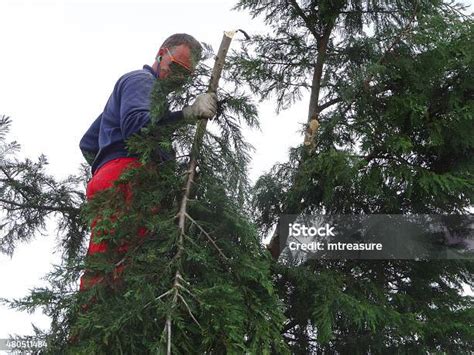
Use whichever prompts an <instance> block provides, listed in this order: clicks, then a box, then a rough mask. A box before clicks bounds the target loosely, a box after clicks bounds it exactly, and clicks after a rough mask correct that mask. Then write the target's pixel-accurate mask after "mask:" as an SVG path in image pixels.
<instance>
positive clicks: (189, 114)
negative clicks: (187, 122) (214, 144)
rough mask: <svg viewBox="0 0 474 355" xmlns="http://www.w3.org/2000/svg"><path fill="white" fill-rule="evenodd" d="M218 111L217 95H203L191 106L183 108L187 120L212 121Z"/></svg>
mask: <svg viewBox="0 0 474 355" xmlns="http://www.w3.org/2000/svg"><path fill="white" fill-rule="evenodd" d="M216 111H217V95H216V94H215V93H208V94H201V95H199V96H198V97H196V100H195V101H194V103H193V104H192V105H191V106H186V107H184V108H183V115H184V118H185V119H188V118H192V119H199V118H205V119H211V118H212V117H214V115H215V114H216Z"/></svg>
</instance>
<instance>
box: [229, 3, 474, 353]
mask: <svg viewBox="0 0 474 355" xmlns="http://www.w3.org/2000/svg"><path fill="white" fill-rule="evenodd" d="M236 8H237V9H240V10H248V11H250V14H251V15H252V16H254V17H256V16H261V17H263V19H264V21H265V22H266V23H267V24H268V25H269V27H270V34H267V35H261V36H254V37H252V40H251V41H246V42H245V43H243V45H242V47H243V48H242V50H241V51H240V52H238V53H235V55H234V58H233V61H231V63H230V65H229V68H230V69H232V68H233V69H234V71H233V72H231V76H232V73H233V78H234V80H237V81H238V82H240V83H241V84H244V83H246V84H248V86H249V88H250V90H251V91H252V93H253V94H255V95H257V96H258V97H259V98H260V99H267V98H269V97H272V96H274V97H276V107H277V112H278V111H279V110H282V109H286V108H288V107H290V106H291V105H292V104H294V103H295V102H297V101H299V100H300V99H301V97H302V94H303V93H304V92H305V91H308V92H309V110H308V119H307V126H305V129H306V135H305V140H304V143H303V144H302V145H301V146H299V147H296V148H294V149H292V150H291V151H290V157H289V161H288V162H287V163H284V164H277V165H276V166H274V168H273V169H272V170H271V171H270V172H269V173H267V174H264V175H263V176H262V177H261V178H260V179H259V180H258V181H257V183H256V185H255V188H254V207H255V208H256V209H257V211H258V213H257V217H256V222H257V224H258V225H259V227H260V229H261V232H262V235H266V234H267V233H268V231H270V230H271V228H272V227H274V226H275V224H277V222H278V218H279V215H280V214H299V213H307V214H311V213H316V214H317V213H329V214H336V213H337V214H360V213H363V214H369V213H379V214H407V213H425V214H429V213H432V214H465V213H469V210H468V209H469V207H471V206H472V196H473V188H474V181H473V160H472V159H473V142H474V141H473V136H474V135H473V132H474V130H473V123H472V112H473V101H472V96H473V85H472V77H473V72H472V68H473V62H472V54H471V53H472V52H473V48H472V43H473V38H472V28H473V27H472V17H469V16H466V15H463V14H462V12H461V10H462V9H461V7H459V6H457V5H455V4H453V3H451V2H449V3H448V2H443V1H383V2H382V1H292V0H287V1H254V0H248V1H246V0H243V1H239V2H238V4H237V6H236ZM242 77H245V80H241V78H242ZM318 128H319V129H318ZM274 236H275V235H274ZM275 240H278V239H277V238H274V240H273V241H275ZM272 244H273V247H274V248H273V250H272V252H273V253H274V255H276V256H277V255H278V254H279V250H276V249H278V245H277V243H272ZM275 247H276V248H275ZM472 271H473V263H472V261H468V260H462V261H455V260H442V261H440V260H436V261H434V260H431V261H430V260H425V261H420V262H415V261H403V260H390V261H383V260H382V261H354V260H337V261H328V260H327V261H321V260H316V261H314V260H313V261H308V262H307V263H306V264H305V265H297V266H294V265H284V264H283V265H282V264H275V265H274V277H275V280H276V283H277V285H278V287H279V290H280V297H281V298H282V299H283V300H284V302H285V305H286V313H285V314H286V317H287V323H286V325H285V327H284V335H285V337H286V339H287V341H288V343H289V344H290V345H291V348H292V351H294V352H295V353H307V352H317V351H320V352H321V351H329V352H334V351H337V352H341V353H367V352H371V353H372V352H376V353H386V352H387V351H393V350H394V349H398V350H399V351H440V350H441V351H448V352H465V351H469V350H471V351H472V344H473V335H474V334H473V332H472V321H473V310H472V297H468V296H463V295H462V294H461V293H462V285H463V284H466V285H470V286H471V287H472V285H473V278H472Z"/></svg>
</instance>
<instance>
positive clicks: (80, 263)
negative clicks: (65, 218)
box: [10, 47, 287, 354]
mask: <svg viewBox="0 0 474 355" xmlns="http://www.w3.org/2000/svg"><path fill="white" fill-rule="evenodd" d="M207 51H208V54H207V57H210V55H211V50H210V48H209V47H208V48H207ZM209 69H210V68H209V67H207V66H206V65H205V64H202V65H200V66H199V67H198V68H197V74H196V75H195V76H194V77H193V80H191V81H189V82H187V83H185V84H184V85H183V86H181V88H177V86H176V85H175V84H176V83H173V81H170V80H166V81H163V80H158V81H157V82H156V85H155V87H154V90H153V93H152V107H151V113H152V116H153V122H152V124H151V125H149V126H147V127H146V128H145V129H142V131H141V132H140V133H139V134H137V135H135V136H134V137H132V138H131V139H130V140H129V141H128V148H129V149H130V151H132V152H134V153H138V154H139V155H140V157H141V158H140V160H141V162H142V163H143V167H141V168H135V169H130V170H128V171H127V173H126V174H124V175H123V176H122V177H121V178H120V180H119V181H118V182H117V183H116V184H115V186H114V188H112V189H109V190H106V191H103V192H101V193H99V194H97V195H96V196H95V197H94V199H93V200H92V201H90V202H88V203H87V204H85V205H84V206H83V207H82V210H81V211H82V215H83V219H84V221H86V224H87V225H89V224H90V223H91V221H92V220H93V219H96V225H95V230H96V231H97V232H98V233H99V234H100V238H102V240H107V242H108V243H109V246H110V247H109V249H108V251H107V252H106V253H100V254H96V255H93V256H90V257H88V258H87V259H85V260H84V258H76V259H74V260H70V259H64V263H63V264H62V265H59V266H58V267H57V268H56V269H55V270H54V271H53V272H52V273H51V274H49V275H48V280H49V281H50V287H48V288H45V289H35V290H33V291H32V293H31V294H30V295H28V296H27V297H24V298H23V299H18V300H14V301H12V302H10V304H11V306H12V307H16V308H18V309H20V310H25V309H26V310H33V309H36V308H38V307H44V311H45V313H46V314H47V315H49V316H51V318H52V327H51V330H50V331H48V332H46V333H42V332H40V331H39V330H37V336H39V337H42V338H44V339H45V340H46V341H47V343H48V348H47V349H46V351H45V352H46V353H52V354H57V353H71V354H105V353H107V354H109V353H131V354H135V353H140V354H141V353H144V354H146V353H160V354H161V353H163V354H164V353H173V354H189V353H263V354H264V353H270V352H271V351H276V352H278V353H287V347H286V344H285V343H284V342H283V338H282V336H281V327H282V325H283V322H284V318H283V313H282V309H283V307H282V304H281V301H280V300H279V298H278V295H277V293H276V292H275V290H274V287H273V283H272V278H271V273H270V260H271V258H270V256H269V255H268V253H267V252H266V251H265V250H264V248H263V247H262V245H261V244H260V241H259V239H258V233H257V230H256V228H255V227H254V225H253V224H252V223H251V222H250V220H249V218H248V216H247V210H246V208H247V207H248V201H247V199H248V196H249V192H248V190H249V183H248V181H247V173H246V169H247V164H248V161H249V151H250V149H251V147H250V146H249V145H248V143H246V142H245V140H244V138H243V137H242V134H241V127H240V126H241V125H248V126H250V127H254V126H257V125H258V122H257V112H256V109H255V106H254V105H253V104H252V101H251V100H250V98H249V97H248V96H246V95H244V94H243V93H242V92H240V91H239V90H238V88H237V87H236V86H235V85H234V86H232V83H229V85H226V89H221V90H219V91H218V95H219V110H218V116H217V118H216V119H215V120H214V122H213V125H212V126H211V127H210V129H209V130H207V131H205V132H203V133H204V135H203V137H202V142H201V147H200V154H199V155H198V156H195V158H197V170H196V171H197V175H196V176H195V177H194V181H193V186H192V188H193V193H192V195H190V196H188V197H189V200H188V201H187V208H186V211H185V212H186V214H185V217H186V218H185V220H184V221H185V223H184V228H181V225H179V226H178V221H177V218H176V217H177V216H178V215H179V213H181V211H180V210H179V207H180V201H181V200H182V196H183V186H184V183H185V182H186V179H187V176H188V173H189V171H188V169H189V167H188V165H189V160H190V154H192V151H193V149H192V145H193V141H194V137H195V135H196V125H195V124H194V123H193V122H186V121H183V122H181V123H179V124H178V125H169V126H164V127H160V129H159V130H158V129H157V128H156V123H157V122H158V120H159V118H160V117H161V116H162V115H163V113H164V112H165V111H166V110H168V109H178V108H180V107H183V106H184V105H186V104H187V103H188V102H190V101H192V100H193V98H194V97H195V96H196V95H197V94H199V93H202V92H205V91H206V90H207V83H206V82H207V81H209V77H210V70H209ZM164 98H166V100H164ZM157 146H159V147H160V148H161V149H165V150H168V151H169V152H170V153H172V152H173V150H174V152H175V156H176V158H175V159H173V160H169V161H165V162H163V161H160V160H159V159H157V157H156V154H155V151H156V147H157ZM172 148H173V149H172ZM123 184H129V186H130V187H131V191H132V195H133V198H132V199H131V201H127V200H126V196H125V195H124V194H123V193H121V186H123ZM142 227H144V228H146V230H147V234H146V236H145V237H143V238H137V234H138V232H139V229H140V228H142ZM178 227H179V228H178ZM124 242H126V243H128V245H129V247H128V250H127V252H126V253H119V252H118V249H119V247H120V246H121V245H123V243H124ZM82 256H83V255H82ZM120 265H122V266H124V269H123V271H122V272H121V274H120V277H117V274H116V273H115V271H116V268H117V266H120ZM83 269H87V270H89V271H94V272H100V273H102V274H103V275H106V277H105V279H104V281H103V282H101V283H99V284H98V285H96V286H94V287H92V288H90V289H88V290H85V291H82V292H79V293H78V292H76V291H77V277H78V272H80V270H83Z"/></svg>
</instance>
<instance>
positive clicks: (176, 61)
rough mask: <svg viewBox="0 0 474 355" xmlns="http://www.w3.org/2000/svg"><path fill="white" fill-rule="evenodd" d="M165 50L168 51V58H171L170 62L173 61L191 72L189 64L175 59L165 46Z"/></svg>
mask: <svg viewBox="0 0 474 355" xmlns="http://www.w3.org/2000/svg"><path fill="white" fill-rule="evenodd" d="M166 51H167V52H168V55H169V57H170V59H171V61H172V62H174V63H176V64H178V65H180V66H181V67H183V68H184V69H186V70H187V71H188V72H189V73H190V74H191V73H192V70H191V68H190V67H189V65H187V64H186V63H184V62H182V61H180V60H178V59H176V58H175V57H174V56H173V55H172V54H171V52H170V50H169V49H168V48H166Z"/></svg>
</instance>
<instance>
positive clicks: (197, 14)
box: [0, 0, 308, 339]
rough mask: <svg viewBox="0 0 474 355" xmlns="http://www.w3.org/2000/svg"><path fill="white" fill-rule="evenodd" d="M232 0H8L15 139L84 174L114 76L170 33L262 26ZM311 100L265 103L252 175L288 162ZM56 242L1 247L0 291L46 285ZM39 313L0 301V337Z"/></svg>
mask: <svg viewBox="0 0 474 355" xmlns="http://www.w3.org/2000/svg"><path fill="white" fill-rule="evenodd" d="M234 3H235V1H228V0H225V1H224V0H214V1H199V2H197V1H190V0H188V1H185V0H175V1H172V2H171V1H158V0H153V1H151V0H149V1H143V0H141V1H133V2H132V1H131V0H129V1H106V0H99V1H97V0H96V1H73V0H71V1H67V0H63V1H59V0H58V1H24V0H11V1H10V0H0V51H1V55H0V115H1V114H5V115H8V116H10V117H11V118H12V129H11V134H10V135H9V138H10V140H17V141H18V142H19V143H20V144H21V145H22V155H24V156H27V157H30V158H35V157H37V156H38V155H39V154H41V153H44V154H45V155H46V156H47V157H48V161H49V169H48V172H50V173H51V174H54V175H55V176H57V177H59V178H62V177H66V176H67V175H68V174H71V173H76V172H77V169H78V167H79V164H80V163H81V162H83V158H82V155H81V153H80V150H79V147H78V144H79V140H80V139H81V137H82V135H83V134H84V132H85V131H86V129H87V128H88V127H89V125H90V124H91V123H92V121H93V120H94V119H95V118H96V117H97V116H98V115H99V113H100V112H101V111H102V109H103V107H104V105H105V103H106V101H107V99H108V97H109V95H110V93H111V91H112V89H113V86H114V84H115V82H116V80H117V79H118V78H119V77H120V76H121V75H122V74H124V73H126V72H128V71H131V70H135V69H140V68H141V67H142V66H143V64H152V62H153V60H154V57H155V54H156V52H157V50H158V48H159V45H160V44H161V43H162V42H163V40H164V39H165V38H166V37H167V36H169V35H171V34H173V33H178V32H185V33H189V34H191V35H193V36H194V37H196V38H197V39H198V40H200V41H204V42H207V43H209V44H211V45H212V46H213V47H214V49H215V50H217V47H218V46H219V44H220V40H221V38H222V34H223V31H225V30H233V29H237V28H242V29H244V30H246V31H247V32H248V33H249V34H250V35H252V34H254V33H256V32H257V31H258V30H259V29H260V30H261V29H262V28H263V27H262V24H261V23H260V22H259V21H251V18H250V16H248V14H247V13H244V12H236V11H231V10H230V9H231V7H232V6H233V5H234ZM239 37H240V38H242V37H241V36H238V35H236V37H235V38H239ZM232 48H238V43H233V46H232ZM307 107H308V100H304V101H302V102H301V103H300V104H299V105H297V106H296V107H295V109H293V110H290V111H287V112H284V113H282V114H280V115H279V116H278V117H277V116H276V115H275V113H274V109H273V106H272V105H271V104H266V105H265V106H263V105H262V106H261V111H260V112H261V123H262V132H258V131H254V132H247V133H246V136H247V138H248V139H249V141H250V142H251V143H252V144H253V145H254V146H255V147H256V148H257V150H256V152H255V154H253V163H252V171H251V178H252V179H255V178H256V177H257V176H258V175H260V174H261V172H262V171H265V170H268V169H269V168H270V167H271V166H272V165H273V164H274V163H275V162H276V161H285V160H286V158H287V152H288V148H289V147H290V146H294V145H296V144H299V143H300V142H301V140H302V137H300V136H299V135H298V134H297V133H296V132H297V130H298V129H299V125H298V122H305V121H306V112H307ZM275 142H278V144H275ZM48 230H49V231H51V230H54V223H51V228H49V229H48ZM49 234H53V233H51V232H49ZM55 245H56V244H55V236H54V235H50V236H39V237H37V238H36V239H35V240H34V241H32V242H30V243H28V244H22V245H19V246H18V248H17V250H16V252H15V254H14V256H13V258H12V259H10V258H8V257H6V256H4V255H0V297H6V298H11V297H22V296H24V295H26V294H27V293H28V290H29V289H31V288H33V287H37V286H40V285H41V284H42V281H41V280H40V278H41V277H42V276H43V275H45V274H46V273H47V272H48V270H49V269H50V265H51V263H58V262H59V255H56V254H54V252H55V249H56V248H55ZM31 322H34V323H35V324H36V325H39V326H40V327H46V326H47V324H48V320H47V318H46V317H45V316H43V315H41V314H39V313H36V314H33V315H29V314H27V313H24V312H22V313H20V312H16V311H14V310H9V309H7V308H6V307H4V306H1V305H0V339H1V338H7V337H8V335H9V334H15V333H19V334H26V333H30V332H32V330H31V329H32V328H31V326H30V323H31Z"/></svg>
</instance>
